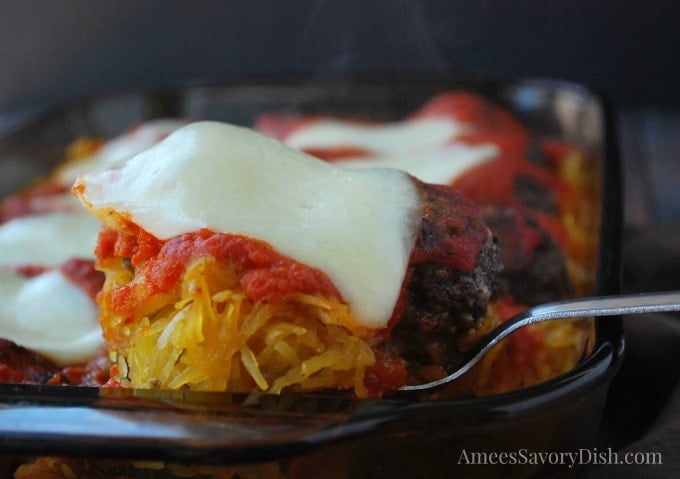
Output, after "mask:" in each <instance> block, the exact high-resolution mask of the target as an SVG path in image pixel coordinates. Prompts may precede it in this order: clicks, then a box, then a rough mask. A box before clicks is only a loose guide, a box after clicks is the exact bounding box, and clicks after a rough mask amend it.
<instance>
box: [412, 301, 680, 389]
mask: <svg viewBox="0 0 680 479" xmlns="http://www.w3.org/2000/svg"><path fill="white" fill-rule="evenodd" d="M667 311H680V291H668V292H660V293H640V294H624V295H619V296H596V297H589V298H576V299H568V300H564V301H555V302H552V303H546V304H542V305H539V306H534V307H531V308H529V309H526V310H524V311H522V312H521V313H519V314H516V315H515V316H513V317H512V318H510V319H508V320H507V321H505V322H503V323H502V324H501V325H499V326H498V327H496V328H495V329H493V330H492V331H490V332H488V333H487V334H486V335H484V336H483V337H482V338H481V339H479V341H477V342H476V343H475V344H474V345H473V346H472V348H470V349H469V350H468V351H467V352H466V353H465V354H464V356H463V358H462V359H461V361H460V362H459V363H458V364H457V365H456V366H455V369H452V370H449V371H447V372H448V375H447V376H445V377H443V378H441V379H437V380H436V381H431V382H428V383H422V384H415V385H408V386H402V387H401V388H399V390H400V391H405V392H406V391H409V392H419V391H420V392H432V391H434V390H436V389H438V388H440V387H442V386H444V385H446V384H449V383H450V382H452V381H455V380H456V379H458V378H459V377H461V376H462V375H463V374H465V373H466V372H467V371H468V370H469V369H470V368H471V367H472V366H474V365H475V364H476V363H477V362H479V360H480V359H482V358H483V357H484V355H485V354H486V353H488V352H489V351H490V350H491V349H492V348H493V347H494V346H496V345H497V344H498V343H499V342H501V341H502V340H503V339H505V338H506V337H508V336H509V335H510V334H512V333H513V332H515V331H517V330H518V329H520V328H523V327H525V326H528V325H530V324H535V323H540V322H543V321H550V320H554V319H578V318H588V317H594V316H598V317H601V316H619V315H622V314H640V313H658V312H667Z"/></svg>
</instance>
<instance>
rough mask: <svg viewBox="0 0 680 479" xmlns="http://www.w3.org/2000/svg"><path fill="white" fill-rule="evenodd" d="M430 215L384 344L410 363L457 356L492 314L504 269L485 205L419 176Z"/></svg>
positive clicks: (441, 362)
mask: <svg viewBox="0 0 680 479" xmlns="http://www.w3.org/2000/svg"><path fill="white" fill-rule="evenodd" d="M416 186H417V189H418V192H419V194H420V197H421V203H422V220H421V223H420V227H419V230H418V232H417V236H416V242H415V246H414V249H413V252H412V254H411V257H410V261H409V267H408V271H407V275H406V279H405V281H404V285H403V287H402V294H401V298H400V302H399V304H398V306H397V309H396V310H395V315H394V316H393V324H394V326H393V328H392V329H391V332H390V336H389V338H388V339H387V340H386V341H385V343H384V345H383V347H384V348H386V349H387V350H390V351H393V352H395V353H397V354H399V355H400V356H401V357H403V358H404V359H405V360H406V361H407V362H408V363H409V366H410V367H417V366H418V365H438V366H442V367H444V368H446V367H448V366H451V365H453V364H455V363H456V362H457V361H458V359H459V357H460V355H461V353H462V352H463V351H464V349H466V348H465V345H466V344H467V342H468V340H469V338H470V337H471V336H474V335H476V334H477V329H478V328H479V326H480V325H481V323H482V320H483V319H484V318H485V317H486V315H487V307H488V305H489V302H490V301H492V300H493V299H494V298H495V296H496V294H497V277H498V274H499V272H500V271H501V269H502V266H501V259H500V253H499V249H498V246H497V245H496V241H495V238H494V236H493V234H492V233H491V230H490V229H489V228H488V227H487V226H486V225H485V224H484V223H483V222H482V220H481V218H480V215H479V212H478V210H477V207H476V206H475V205H474V204H473V203H472V202H471V201H469V200H467V199H466V198H465V197H463V196H462V195H460V194H458V193H457V192H456V191H454V190H453V189H452V188H450V187H445V186H440V185H428V184H425V183H422V182H418V181H416Z"/></svg>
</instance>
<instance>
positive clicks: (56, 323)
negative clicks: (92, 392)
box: [0, 268, 105, 366]
mask: <svg viewBox="0 0 680 479" xmlns="http://www.w3.org/2000/svg"><path fill="white" fill-rule="evenodd" d="M0 298H2V301H0V337H2V338H6V339H9V340H11V341H14V342H15V343H17V344H19V345H21V346H23V347H25V348H28V349H32V350H34V351H37V352H39V353H41V354H43V355H45V356H47V357H48V358H50V359H52V360H53V361H54V362H55V363H57V365H59V366H66V365H73V364H81V363H84V362H87V361H88V360H90V359H92V358H94V357H96V356H97V355H98V354H100V353H101V352H102V351H103V348H104V344H105V343H104V340H103V338H102V334H101V329H100V327H99V323H98V322H97V307H96V305H95V303H94V301H92V299H90V298H89V297H88V296H87V295H86V294H85V293H84V292H83V291H82V290H81V289H80V288H78V287H77V286H75V285H74V284H72V283H71V282H70V281H69V280H68V279H67V278H66V277H64V275H63V274H62V273H61V272H60V271H59V270H57V269H55V270H50V271H48V272H46V273H43V274H40V275H38V276H35V277H32V278H26V277H23V276H21V275H18V274H16V273H14V272H12V271H10V270H9V269H6V268H0Z"/></svg>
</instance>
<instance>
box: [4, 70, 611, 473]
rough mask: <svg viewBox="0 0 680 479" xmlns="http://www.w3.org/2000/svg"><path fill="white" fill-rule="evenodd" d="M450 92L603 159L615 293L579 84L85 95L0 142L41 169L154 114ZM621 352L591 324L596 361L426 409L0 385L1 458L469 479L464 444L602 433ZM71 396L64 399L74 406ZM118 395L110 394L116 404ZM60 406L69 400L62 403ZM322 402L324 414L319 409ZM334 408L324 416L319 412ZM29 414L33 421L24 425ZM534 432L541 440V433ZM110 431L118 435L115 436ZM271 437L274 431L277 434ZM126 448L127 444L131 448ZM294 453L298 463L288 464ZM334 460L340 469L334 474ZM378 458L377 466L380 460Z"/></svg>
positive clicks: (603, 120)
mask: <svg viewBox="0 0 680 479" xmlns="http://www.w3.org/2000/svg"><path fill="white" fill-rule="evenodd" d="M454 88H462V89H465V90H467V91H475V92H478V93H481V94H484V95H487V96H489V97H491V98H493V99H494V100H496V101H498V102H499V103H501V104H502V105H504V106H506V107H508V108H510V109H511V111H513V113H515V114H516V115H518V116H519V117H520V118H521V119H522V121H523V122H525V123H526V124H527V125H529V127H530V128H532V130H534V131H536V132H538V133H539V134H542V135H558V136H560V137H561V138H564V139H566V140H568V141H574V142H576V143H578V144H580V145H583V146H584V147H587V148H588V149H591V150H594V151H596V152H597V153H598V156H599V158H601V159H602V160H603V163H602V165H601V168H602V174H601V177H602V178H603V179H604V181H605V185H604V187H603V194H602V198H601V200H602V202H603V209H602V211H604V212H605V215H604V217H603V221H602V223H601V224H602V233H601V235H600V255H599V259H598V265H597V266H598V269H599V276H598V284H597V288H598V290H597V292H598V293H602V294H605V293H613V292H615V290H616V286H617V285H616V279H615V278H616V270H617V265H616V251H617V249H618V245H617V243H616V240H617V238H618V235H617V234H616V230H617V228H618V220H619V216H618V215H619V211H620V210H619V207H618V192H617V191H616V181H615V180H616V164H615V158H614V157H613V155H612V154H611V149H609V146H610V145H608V143H607V142H609V141H611V139H610V136H609V135H608V132H607V128H608V127H609V125H608V123H607V121H608V120H607V117H606V111H605V109H604V106H603V104H602V102H601V100H599V99H598V98H597V97H596V96H595V95H593V94H592V93H590V92H589V91H587V90H586V89H584V88H582V87H579V86H575V85H570V84H564V83H560V82H549V81H525V82H517V83H498V82H457V81H452V80H442V81H439V82H404V83H394V82H381V81H350V82H338V83H334V84H302V83H299V82H290V83H285V84H282V83H270V84H268V83H261V84H252V83H251V84H247V85H244V84H232V85H216V86H210V85H207V86H206V85H203V86H193V87H186V88H182V89H180V90H176V91H166V92H154V93H151V94H146V93H129V94H121V95H115V96H112V97H106V98H94V99H90V100H84V101H82V102H79V103H76V104H70V105H67V106H65V107H62V108H60V109H57V110H55V111H53V112H52V113H50V114H49V115H47V116H45V117H43V118H42V119H41V120H38V121H36V122H35V123H33V124H31V125H28V126H27V127H26V128H24V129H22V130H20V131H17V132H15V133H14V134H13V135H11V136H9V137H8V138H6V139H5V140H4V142H3V143H2V151H3V159H5V158H9V159H16V158H40V161H42V162H44V163H40V162H37V163H35V164H36V165H37V166H36V171H35V172H34V173H35V174H39V173H40V172H45V173H46V172H47V171H48V170H49V168H50V167H51V166H53V165H54V164H56V163H57V162H58V161H59V159H60V157H61V152H63V151H64V150H65V148H66V146H67V144H68V143H69V142H70V141H72V140H73V139H74V138H77V137H82V136H104V137H111V136H113V135H115V134H117V133H119V132H120V131H122V130H123V129H124V128H126V127H127V126H128V125H131V124H134V123H135V122H137V121H140V120H144V119H148V118H155V117H181V118H195V119H198V118H200V119H213V120H220V121H229V122H232V123H239V124H245V125H248V124H252V122H253V121H254V119H255V118H256V116H257V115H259V114H261V113H263V112H268V111H296V112H303V113H314V114H320V113H323V114H335V115H343V114H347V115H349V114H351V115H362V116H368V117H371V118H374V119H378V120H393V119H395V118H400V117H402V116H405V115H407V114H408V113H409V112H410V111H411V110H412V109H414V108H415V107H416V106H418V105H420V104H422V103H424V102H425V101H426V100H427V99H429V98H430V97H432V96H433V95H434V94H436V93H439V92H442V91H446V90H451V89H454ZM36 150H37V153H36ZM6 161H10V160H6ZM32 161H36V160H32ZM17 186H19V185H12V188H16V187H17ZM612 324H613V325H612ZM622 348H623V340H622V338H621V329H620V324H617V323H616V322H613V323H610V324H608V325H607V326H606V327H605V325H604V324H600V323H598V324H597V332H596V343H595V344H594V348H593V353H592V354H591V355H590V356H589V357H588V358H586V359H585V360H584V361H583V362H582V363H581V364H580V365H579V366H577V367H576V368H575V369H573V370H572V371H570V372H569V373H568V374H566V375H563V376H560V377H558V378H555V379H553V380H550V381H548V382H545V383H542V384H539V385H537V386H534V387H531V388H527V389H523V390H521V391H517V392H513V393H508V394H504V395H497V396H490V397H487V398H477V399H465V400H436V401H428V402H422V403H420V402H419V403H410V402H407V401H400V400H382V401H374V400H348V399H346V398H337V397H334V395H320V396H313V397H307V396H304V395H303V396H301V397H297V396H295V397H292V396H285V395H284V396H282V397H281V398H277V399H275V400H274V399H272V398H270V397H268V396H266V395H264V396H259V395H255V396H239V395H230V394H224V395H215V396H213V395H211V394H210V393H187V392H181V393H175V394H171V393H163V392H153V393H152V392H144V391H133V392H129V391H128V392H112V391H109V390H102V391H99V390H89V389H87V388H86V389H83V390H80V391H79V392H74V394H73V396H69V395H67V394H65V392H64V391H55V390H53V389H50V388H41V387H35V388H32V387H30V386H25V387H16V386H2V388H3V394H4V395H3V400H4V405H3V407H2V409H0V413H1V414H4V415H5V416H4V420H3V421H0V423H2V424H3V426H2V427H3V428H4V429H3V430H2V431H1V432H2V436H1V437H2V441H3V442H2V444H3V449H2V450H3V451H7V453H14V454H30V453H36V452H41V453H47V451H53V453H54V454H66V455H75V456H82V455H87V456H96V457H105V456H109V457H111V458H121V457H125V458H130V457H131V454H132V455H134V457H136V458H138V459H140V460H163V461H170V462H183V461H189V462H195V463H204V464H205V463H212V464H222V463H224V464H227V463H232V462H236V463H243V462H257V463H263V464H268V466H264V465H263V466H261V467H272V463H268V461H273V460H276V461H278V462H277V463H276V464H278V465H279V469H281V467H283V466H281V464H284V463H285V464H286V467H287V468H290V467H292V468H298V469H300V470H301V471H303V472H304V473H309V474H312V475H313V474H319V473H321V472H324V471H325V472H326V473H330V472H333V473H334V475H336V476H337V475H340V474H341V473H343V472H344V473H346V474H347V475H348V476H350V477H362V476H365V477H371V476H375V477H384V475H386V474H394V475H396V476H404V475H409V474H410V473H411V472H413V471H419V472H428V473H431V474H429V475H431V476H438V475H439V476H448V475H450V474H452V473H453V472H452V471H453V470H456V472H460V474H461V475H465V474H470V475H473V474H479V473H480V471H481V470H480V469H479V468H478V467H476V466H475V467H472V466H469V465H465V464H462V465H461V464H458V462H459V461H458V460H459V459H460V451H462V450H475V451H482V450H488V451H494V450H495V451H503V450H509V448H513V449H516V448H524V449H527V450H530V451H547V450H569V449H574V448H579V447H585V446H586V445H587V444H589V441H592V439H593V438H594V433H595V431H596V430H597V424H598V421H599V416H600V414H601V410H602V406H603V401H604V398H605V396H606V389H607V384H608V380H609V379H610V377H611V375H612V374H613V373H614V372H615V370H616V368H617V367H618V364H619V362H620V359H621V353H622ZM178 394H179V396H178ZM67 397H71V399H70V401H71V402H70V403H69V400H68V399H66V398H67ZM112 397H113V398H115V400H113V401H112V400H111V398H112ZM140 398H143V399H144V400H143V401H142V404H141V405H140V406H141V407H139V408H136V407H135V405H139V403H140ZM206 398H209V399H206ZM576 398H578V399H576ZM206 400H207V401H208V403H209V404H210V406H209V407H208V408H207V410H206V409H205V406H203V404H204V401H206ZM55 401H56V402H55ZM61 401H66V403H65V404H64V403H62V404H60V402H61ZM287 401H290V402H289V403H287ZM222 402H224V403H225V404H236V408H235V409H231V408H230V407H227V408H226V413H225V412H224V408H223V404H221V403H222ZM168 403H169V404H170V405H171V407H168ZM310 403H311V404H312V405H313V406H314V407H313V408H312V411H311V414H310V415H307V414H305V415H304V416H303V415H301V414H299V411H303V412H304V410H305V408H309V407H310ZM215 404H218V405H220V406H215ZM282 404H283V406H282ZM338 404H340V406H338ZM36 405H37V408H36ZM251 405H254V406H251ZM158 407H160V410H157V409H158ZM317 407H318V408H319V409H320V410H321V411H322V413H320V412H319V411H318V410H316V411H315V410H314V408H317ZM328 408H330V410H331V412H332V414H330V415H328V414H326V413H325V412H327V411H328ZM282 410H283V411H285V414H283V419H282V418H281V417H278V416H277V415H278V413H279V412H280V411H282ZM102 411H105V412H106V414H107V415H110V414H112V415H113V416H114V417H115V419H116V420H115V421H112V423H113V424H117V426H115V427H114V430H115V428H116V427H118V428H120V437H119V438H118V439H120V441H117V445H116V446H112V445H111V443H110V441H108V440H107V439H110V438H107V437H106V436H103V437H102V436H101V435H99V434H97V427H96V426H94V424H95V423H96V422H97V418H96V416H98V415H99V414H100V413H101V412H102ZM291 411H292V413H291ZM323 411H325V412H323ZM35 414H38V415H41V417H43V418H44V417H45V415H47V416H48V417H53V418H55V419H56V420H57V423H58V422H59V420H60V419H59V418H61V420H62V421H66V422H67V423H68V422H69V420H68V419H66V418H67V417H68V416H70V415H72V414H78V415H80V414H83V415H84V416H82V417H84V418H88V417H89V419H90V420H92V421H93V422H92V425H91V427H88V426H87V423H88V421H84V422H83V424H84V425H85V426H84V427H82V428H81V427H78V428H71V430H70V431H69V430H64V431H62V432H59V431H60V430H61V429H60V427H57V423H54V424H52V425H50V424H49V423H44V422H38V421H36V420H35V418H36V417H37V416H35ZM206 414H207V416H206ZM31 415H33V419H34V420H33V425H31V426H28V425H27V422H28V421H29V419H28V418H30V417H31ZM141 415H144V417H151V418H152V419H151V424H158V425H161V424H164V425H166V426H167V425H168V424H171V425H172V424H173V423H174V425H175V426H176V428H175V429H176V430H179V431H183V432H180V433H178V436H176V437H172V438H170V439H168V438H165V439H164V438H163V436H162V435H159V434H158V433H157V432H156V433H154V432H152V430H149V431H145V430H140V429H139V428H132V429H130V428H126V427H124V426H123V425H121V422H119V419H120V420H121V421H122V424H127V423H128V421H132V422H133V423H135V422H136V421H139V420H140V418H141V417H143V416H141ZM194 415H197V416H195V417H193V418H192V419H193V420H192V421H191V423H194V422H195V421H197V419H196V418H197V417H198V416H202V417H203V419H205V423H203V424H209V425H210V426H206V427H205V428H203V427H192V426H190V425H188V424H187V419H188V418H190V417H192V416H194ZM20 417H22V418H26V419H19V418H20ZM71 417H73V416H71ZM121 417H122V419H121ZM574 418H579V421H578V422H576V421H574ZM234 421H236V423H237V424H239V426H243V424H242V423H245V426H244V427H245V429H246V431H245V432H244V431H243V428H242V427H239V428H238V430H240V431H241V433H242V434H243V436H241V437H239V435H238V434H235V435H234V434H231V435H229V434H227V435H224V434H219V433H216V432H215V429H214V428H215V427H218V425H222V426H224V425H225V424H231V425H232V426H233V424H234ZM272 421H274V423H275V426H274V427H273V430H276V429H278V428H279V427H281V428H283V430H284V431H286V432H285V433H281V432H280V431H278V432H276V433H272V429H270V427H272ZM196 423H197V424H201V422H200V421H198V422H196ZM62 424H63V423H62ZM41 425H42V426H41ZM41 427H42V429H41ZM161 429H162V428H161ZM171 429H172V428H171ZM291 431H292V432H291ZM535 431H543V432H542V435H541V436H540V437H537V436H536V435H535ZM232 433H233V431H232ZM112 434H113V435H114V436H116V433H115V431H114V432H113V433H112ZM195 434H198V437H197V436H195ZM276 434H279V437H278V438H273V437H272V435H276ZM349 439H352V441H349ZM129 444H134V447H133V448H130V447H129ZM76 445H77V446H76ZM126 445H128V446H126ZM451 451H457V452H456V453H452V452H451ZM300 454H302V456H300ZM291 456H297V457H298V459H290V457H291ZM300 457H302V458H303V459H300ZM339 459H342V461H341V463H342V464H343V468H344V469H346V470H339V469H337V468H334V466H333V465H334V464H336V463H337V462H338V460H339ZM282 460H283V462H281V461H282ZM290 461H292V462H290ZM376 462H377V463H378V464H379V467H376V466H375V463H376ZM291 464H293V466H291ZM369 464H372V466H371V467H369ZM539 466H541V465H537V464H533V465H529V466H527V465H526V464H523V465H521V466H517V467H511V468H510V469H508V468H507V467H505V466H504V467H501V468H500V470H499V469H498V468H497V467H490V470H489V471H485V472H501V473H505V472H508V470H510V471H511V472H513V473H517V474H518V475H520V476H521V475H529V474H533V473H535V472H536V471H537V470H538V469H540V467H539ZM343 468H341V469H343ZM303 475H304V474H303Z"/></svg>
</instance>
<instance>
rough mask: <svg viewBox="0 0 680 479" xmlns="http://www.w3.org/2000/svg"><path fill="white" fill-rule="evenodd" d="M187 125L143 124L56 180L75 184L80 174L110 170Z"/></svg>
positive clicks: (60, 172)
mask: <svg viewBox="0 0 680 479" xmlns="http://www.w3.org/2000/svg"><path fill="white" fill-rule="evenodd" d="M186 124H187V122H186V121H183V120H178V119H171V118H162V119H158V120H151V121H147V122H145V123H141V124H140V125H139V126H137V127H135V128H134V129H132V130H130V131H128V132H125V133H123V134H122V135H120V136H118V137H116V138H114V139H112V140H109V141H107V142H106V143H105V144H104V145H103V146H102V147H101V148H100V149H99V150H97V151H96V152H94V153H93V154H91V155H88V156H86V157H84V158H79V159H77V160H75V161H71V162H68V163H66V164H64V165H63V166H62V167H61V168H59V169H58V170H57V171H56V172H55V178H56V180H57V181H59V182H61V183H63V184H67V185H71V184H73V182H74V181H75V179H76V178H77V177H78V175H81V174H83V173H85V172H87V171H91V170H94V169H97V168H106V167H109V166H111V165H113V164H115V162H116V161H120V160H121V159H124V158H128V157H130V156H133V155H135V154H137V153H139V152H140V151H143V150H146V149H147V148H149V147H151V146H153V145H155V144H156V143H158V142H159V141H161V140H162V139H163V138H165V137H166V136H168V135H169V134H170V133H172V132H173V131H175V130H176V129H177V128H180V127H182V126H184V125H186Z"/></svg>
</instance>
